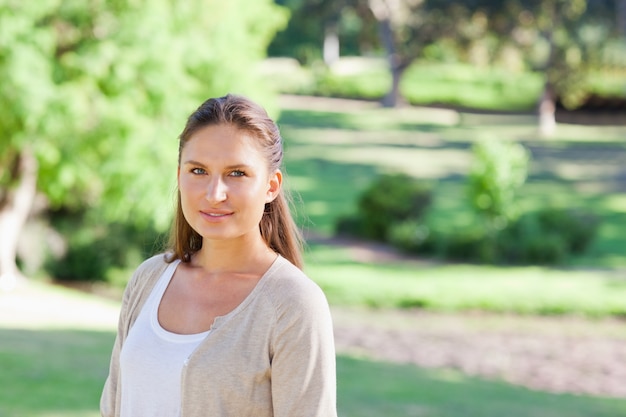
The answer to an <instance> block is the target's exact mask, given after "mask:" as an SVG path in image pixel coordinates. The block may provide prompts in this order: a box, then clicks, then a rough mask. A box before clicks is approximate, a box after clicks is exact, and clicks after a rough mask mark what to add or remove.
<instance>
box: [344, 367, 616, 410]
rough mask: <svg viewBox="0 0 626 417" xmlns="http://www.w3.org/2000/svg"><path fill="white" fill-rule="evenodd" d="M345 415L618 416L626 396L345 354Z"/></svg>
mask: <svg viewBox="0 0 626 417" xmlns="http://www.w3.org/2000/svg"><path fill="white" fill-rule="evenodd" d="M337 366H338V374H339V381H338V384H339V401H338V402H339V410H340V416H341V417H380V416H385V417H413V416H414V417H422V416H433V417H435V416H436V417H460V416H462V417H491V416H493V417H496V416H498V417H500V416H507V417H528V416H532V417H558V416H561V417H588V416H593V417H603V416H606V417H609V416H610V417H614V416H618V415H622V414H624V413H626V400H623V399H604V398H590V397H584V396H574V395H558V394H549V393H543V392H538V391H531V390H528V389H525V388H520V387H515V386H511V385H508V384H505V383H500V382H493V381H486V380H482V379H478V378H470V377H467V376H464V375H462V374H461V373H459V372H456V371H451V370H424V369H419V368H416V367H414V366H410V365H394V364H389V363H382V362H371V361H367V360H364V359H359V358H351V357H341V358H339V361H338V364H337Z"/></svg>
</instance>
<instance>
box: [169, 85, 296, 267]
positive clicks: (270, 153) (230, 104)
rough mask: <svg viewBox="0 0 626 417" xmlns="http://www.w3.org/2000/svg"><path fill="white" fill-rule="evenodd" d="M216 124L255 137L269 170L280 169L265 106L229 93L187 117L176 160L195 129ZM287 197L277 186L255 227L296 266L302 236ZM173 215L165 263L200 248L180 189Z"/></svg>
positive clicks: (279, 148) (278, 145)
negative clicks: (182, 201) (187, 217)
mask: <svg viewBox="0 0 626 417" xmlns="http://www.w3.org/2000/svg"><path fill="white" fill-rule="evenodd" d="M217 124H230V125H233V126H235V127H237V128H238V129H241V130H243V131H245V132H247V133H248V134H250V136H252V137H253V138H256V139H257V140H258V144H259V148H260V149H261V151H262V152H263V153H264V154H265V156H266V159H267V161H268V168H269V172H273V171H274V170H276V169H279V168H281V166H282V163H283V141H282V137H281V136H280V132H279V130H278V126H276V123H274V121H273V120H272V119H271V118H270V117H269V116H268V114H267V112H266V111H265V109H263V108H262V107H261V106H259V105H258V104H256V103H254V102H253V101H251V100H249V99H247V98H245V97H242V96H236V95H232V94H229V95H227V96H224V97H219V98H211V99H209V100H207V101H205V102H204V103H202V104H201V105H200V107H198V108H197V109H196V111H194V112H193V113H192V114H191V115H190V116H189V118H188V119H187V124H186V125H185V129H184V130H183V132H182V133H181V134H180V136H179V145H178V163H179V165H180V157H181V153H182V150H183V148H184V147H185V144H186V143H187V141H189V139H190V138H191V136H192V135H193V134H194V133H195V132H197V131H198V130H200V129H202V128H204V127H206V126H210V125H217ZM290 203H291V199H290V196H289V195H288V194H287V192H286V191H284V189H283V188H282V187H281V189H280V192H279V194H278V196H277V197H276V198H275V199H274V200H273V201H272V202H270V203H267V204H266V205H265V211H264V213H263V217H262V219H261V222H260V223H259V229H260V231H261V236H262V237H263V239H264V240H265V242H266V243H267V245H268V246H269V247H270V248H271V249H272V250H274V251H276V252H277V253H279V254H280V255H282V256H283V257H284V258H286V259H288V260H289V261H290V262H291V263H293V264H294V265H296V266H297V267H298V268H302V265H303V262H302V242H303V240H302V235H301V233H300V230H299V228H298V227H297V226H296V224H295V222H294V220H293V217H292V215H291V211H290V209H289V207H290ZM176 206H177V207H176V214H175V217H174V221H173V224H172V229H171V231H170V239H169V244H168V246H169V255H168V256H167V257H166V259H167V261H168V262H173V261H174V260H176V259H180V260H181V261H182V262H190V261H191V256H192V255H193V254H194V253H195V252H197V251H199V250H200V248H202V236H200V235H199V234H198V232H196V231H195V230H194V229H193V228H192V227H191V226H190V225H189V223H188V222H187V220H186V219H185V216H184V215H183V210H182V205H181V199H180V190H179V191H178V197H177V204H176Z"/></svg>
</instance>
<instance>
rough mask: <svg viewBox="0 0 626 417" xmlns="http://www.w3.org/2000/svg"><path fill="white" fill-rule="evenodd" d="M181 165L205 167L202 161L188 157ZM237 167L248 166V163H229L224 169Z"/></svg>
mask: <svg viewBox="0 0 626 417" xmlns="http://www.w3.org/2000/svg"><path fill="white" fill-rule="evenodd" d="M183 165H197V166H200V167H202V168H206V165H205V164H203V163H202V162H198V161H195V160H193V159H189V160H187V161H184V162H183ZM237 168H239V169H245V168H250V165H248V164H245V163H243V162H242V163H240V164H231V165H228V166H227V167H225V169H237Z"/></svg>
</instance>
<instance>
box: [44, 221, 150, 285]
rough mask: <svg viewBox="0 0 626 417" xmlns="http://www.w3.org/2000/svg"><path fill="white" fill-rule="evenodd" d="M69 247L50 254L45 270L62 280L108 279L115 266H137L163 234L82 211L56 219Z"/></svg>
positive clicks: (58, 228) (57, 227)
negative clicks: (100, 220)
mask: <svg viewBox="0 0 626 417" xmlns="http://www.w3.org/2000/svg"><path fill="white" fill-rule="evenodd" d="M53 222H54V223H55V228H56V229H57V230H59V232H60V233H61V234H62V235H63V236H64V238H65V240H66V244H67V250H66V251H65V253H64V254H63V255H62V256H61V257H49V259H48V260H47V262H46V265H45V270H46V272H47V273H48V274H49V275H50V276H52V277H53V278H54V279H56V280H60V281H104V280H106V277H107V272H108V271H109V270H111V269H112V268H129V267H133V268H134V267H136V266H137V265H139V263H140V262H141V261H142V260H143V259H145V258H146V257H147V256H148V255H150V254H152V253H153V252H154V251H155V250H156V249H157V244H158V241H159V233H158V232H156V231H155V230H154V229H152V228H150V227H138V226H135V225H132V224H123V223H100V224H98V222H97V221H96V220H95V219H89V218H87V217H85V216H83V215H81V214H70V213H63V214H61V215H56V216H55V218H54V219H53Z"/></svg>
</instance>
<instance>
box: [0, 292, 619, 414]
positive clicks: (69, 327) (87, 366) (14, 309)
mask: <svg viewBox="0 0 626 417" xmlns="http://www.w3.org/2000/svg"><path fill="white" fill-rule="evenodd" d="M0 302H2V303H0V313H2V314H0V369H2V372H0V384H2V387H3V388H2V390H0V416H3V417H96V416H98V415H99V412H98V403H99V398H100V392H101V389H102V385H103V384H104V379H105V377H106V374H107V368H108V361H109V355H110V351H111V346H112V343H113V339H114V328H115V323H114V320H112V318H111V313H112V310H113V309H115V310H117V308H118V307H117V305H116V304H115V305H113V303H103V302H102V301H101V300H100V299H98V298H96V297H94V296H92V295H83V294H78V293H76V292H73V291H69V290H59V289H56V288H55V289H51V288H50V287H48V286H46V285H43V284H37V285H36V286H29V287H28V288H26V289H24V288H22V289H19V290H17V291H16V292H15V293H9V294H1V293H0ZM59 306H67V308H65V309H59ZM29 311H35V312H36V314H32V315H31V316H28V314H27V312H29ZM46 311H49V312H54V314H53V316H54V317H53V320H51V317H50V315H46V314H40V312H46ZM85 315H86V316H87V317H81V316H85ZM13 319H16V320H13ZM90 320H94V321H95V322H97V323H98V324H96V325H94V326H92V327H91V328H90V326H89V321H90ZM106 323H108V324H106ZM337 371H338V372H337V379H338V408H339V415H340V416H341V417H369V416H372V417H373V416H386V417H396V416H397V417H408V416H437V417H447V416H450V417H457V416H464V417H473V416H476V417H500V416H503V415H506V416H512V417H516V416H520V417H522V416H530V415H532V416H533V417H578V416H580V417H583V416H594V417H604V416H606V417H609V416H617V415H623V414H624V413H626V399H611V398H599V397H591V396H583V395H581V396H575V395H563V394H552V393H543V392H539V391H532V390H528V389H526V388H522V387H519V386H515V385H510V384H506V383H502V382H498V381H487V380H484V379H479V378H471V377H467V376H464V375H462V374H460V373H459V372H456V371H450V370H423V369H419V368H417V367H414V366H411V365H399V364H391V363H385V362H378V361H372V360H369V359H367V358H362V357H360V358H357V357H353V356H347V355H340V356H339V357H338V359H337Z"/></svg>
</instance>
